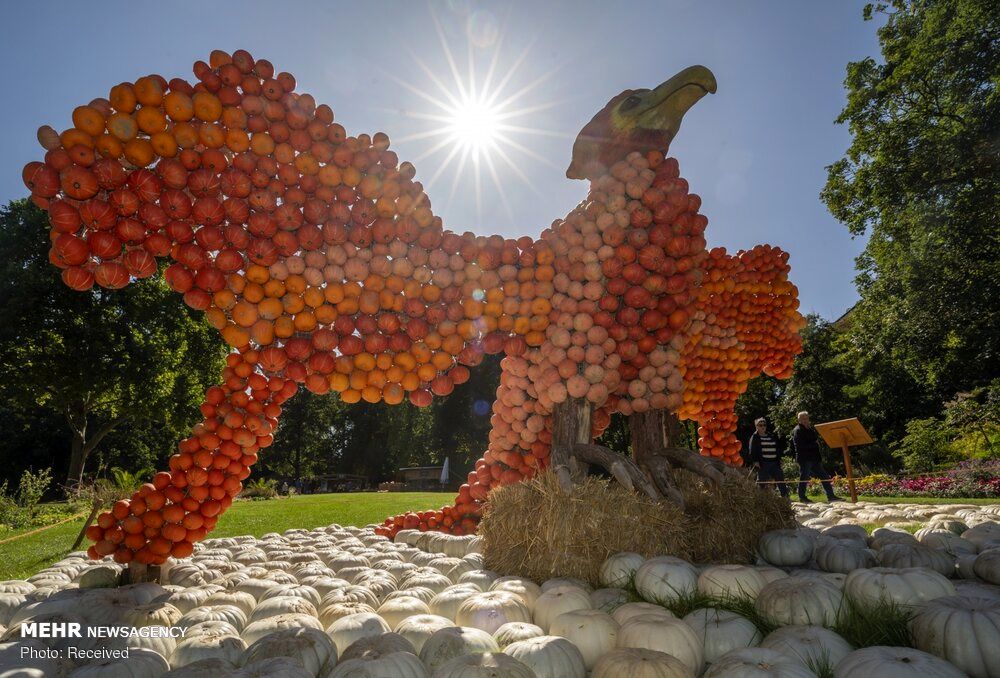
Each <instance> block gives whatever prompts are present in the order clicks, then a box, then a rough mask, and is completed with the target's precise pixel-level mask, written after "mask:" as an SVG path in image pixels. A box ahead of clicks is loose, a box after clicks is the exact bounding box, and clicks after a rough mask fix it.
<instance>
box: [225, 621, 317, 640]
mask: <svg viewBox="0 0 1000 678" xmlns="http://www.w3.org/2000/svg"><path fill="white" fill-rule="evenodd" d="M297 627H302V628H307V629H319V630H321V631H322V630H323V627H322V625H320V623H319V620H318V619H316V617H310V616H309V615H305V614H279V615H278V616H277V617H268V618H267V619H261V620H260V621H255V622H250V623H249V624H247V625H246V628H244V629H243V631H242V632H241V633H240V637H241V638H243V640H244V641H246V644H247V645H252V644H253V643H255V642H257V641H258V640H260V639H261V638H263V637H264V636H266V635H267V634H269V633H274V632H275V631H280V630H282V629H290V628H297Z"/></svg>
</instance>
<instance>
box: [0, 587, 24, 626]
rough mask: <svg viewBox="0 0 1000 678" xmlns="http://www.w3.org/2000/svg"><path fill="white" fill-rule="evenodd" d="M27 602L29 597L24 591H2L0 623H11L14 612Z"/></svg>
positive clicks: (5, 624)
mask: <svg viewBox="0 0 1000 678" xmlns="http://www.w3.org/2000/svg"><path fill="white" fill-rule="evenodd" d="M27 602H28V598H27V596H25V595H24V594H23V593H0V624H3V625H4V626H7V625H8V624H10V620H11V618H12V617H13V616H14V613H15V612H17V610H18V608H20V607H22V606H24V605H26V604H27Z"/></svg>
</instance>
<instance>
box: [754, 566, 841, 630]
mask: <svg viewBox="0 0 1000 678" xmlns="http://www.w3.org/2000/svg"><path fill="white" fill-rule="evenodd" d="M842 604H843V595H842V594H841V592H840V589H838V588H837V587H836V586H835V585H834V584H831V583H830V582H828V581H826V580H825V579H820V578H817V577H788V578H786V579H779V580H777V581H773V582H771V583H770V584H768V585H767V586H765V587H764V588H763V589H761V592H760V595H759V596H758V597H757V601H756V602H755V603H754V608H755V609H756V610H757V613H758V614H760V615H761V616H762V617H763V618H764V619H765V620H766V621H767V622H768V623H770V624H773V625H774V626H790V625H792V624H815V625H817V626H826V627H830V626H833V625H834V624H836V623H837V621H838V620H839V619H840V615H841V612H842Z"/></svg>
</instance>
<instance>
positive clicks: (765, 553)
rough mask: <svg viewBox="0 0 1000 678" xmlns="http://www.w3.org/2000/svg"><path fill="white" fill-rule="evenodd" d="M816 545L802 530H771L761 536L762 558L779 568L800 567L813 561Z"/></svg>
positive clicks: (760, 550) (759, 544) (758, 546)
mask: <svg viewBox="0 0 1000 678" xmlns="http://www.w3.org/2000/svg"><path fill="white" fill-rule="evenodd" d="M814 547H815V544H814V542H813V539H812V538H811V537H809V535H807V534H805V533H803V532H802V531H801V530H771V531H770V532H765V533H764V534H762V535H761V536H760V541H759V542H758V545H757V549H758V551H759V552H760V556H761V557H762V558H763V559H764V560H766V561H767V562H768V563H770V564H771V565H776V566H777V567H799V566H801V565H805V564H806V563H808V562H809V561H810V560H812V556H813V549H814Z"/></svg>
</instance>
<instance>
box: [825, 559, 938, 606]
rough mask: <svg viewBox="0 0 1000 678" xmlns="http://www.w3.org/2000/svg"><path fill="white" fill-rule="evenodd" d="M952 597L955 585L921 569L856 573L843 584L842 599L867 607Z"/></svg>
mask: <svg viewBox="0 0 1000 678" xmlns="http://www.w3.org/2000/svg"><path fill="white" fill-rule="evenodd" d="M955 593H956V592H955V586H954V584H952V583H951V582H950V581H948V580H947V579H946V578H945V577H943V576H942V575H941V574H939V573H937V572H933V571H931V570H926V569H924V568H920V567H909V568H888V567H873V568H869V569H866V570H855V571H854V572H851V573H850V574H849V575H847V581H846V582H845V583H844V595H845V597H847V598H849V599H850V600H851V601H852V602H854V603H856V604H858V605H861V606H867V607H871V606H875V605H878V604H880V603H881V602H883V601H884V602H891V603H895V604H896V605H919V604H920V603H926V602H927V601H929V600H934V599H935V598H941V597H944V596H953V595H955Z"/></svg>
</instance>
